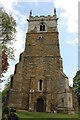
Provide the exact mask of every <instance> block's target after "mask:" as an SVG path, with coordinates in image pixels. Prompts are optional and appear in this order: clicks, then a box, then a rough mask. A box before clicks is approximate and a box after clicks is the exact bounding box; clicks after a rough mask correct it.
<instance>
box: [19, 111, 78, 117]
mask: <svg viewBox="0 0 80 120" xmlns="http://www.w3.org/2000/svg"><path fill="white" fill-rule="evenodd" d="M17 115H18V117H19V118H78V114H77V113H76V114H73V115H68V114H60V113H40V112H27V111H17Z"/></svg>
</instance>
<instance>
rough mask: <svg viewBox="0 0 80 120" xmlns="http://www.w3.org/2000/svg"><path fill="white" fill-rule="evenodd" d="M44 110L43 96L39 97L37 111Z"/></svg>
mask: <svg viewBox="0 0 80 120" xmlns="http://www.w3.org/2000/svg"><path fill="white" fill-rule="evenodd" d="M43 111H44V100H43V98H39V99H37V112H43Z"/></svg>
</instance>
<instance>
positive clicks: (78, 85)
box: [73, 70, 80, 110]
mask: <svg viewBox="0 0 80 120" xmlns="http://www.w3.org/2000/svg"><path fill="white" fill-rule="evenodd" d="M73 88H74V91H75V93H76V95H77V97H78V105H79V110H80V70H79V71H78V72H77V73H76V75H75V77H74V78H73Z"/></svg>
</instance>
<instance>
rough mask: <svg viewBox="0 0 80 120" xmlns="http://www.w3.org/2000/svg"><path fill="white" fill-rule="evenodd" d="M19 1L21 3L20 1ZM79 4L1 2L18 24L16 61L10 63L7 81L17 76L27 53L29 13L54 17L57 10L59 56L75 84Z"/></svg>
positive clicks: (25, 0)
mask: <svg viewBox="0 0 80 120" xmlns="http://www.w3.org/2000/svg"><path fill="white" fill-rule="evenodd" d="M18 1H19V2H18ZM78 1H79V0H31V2H30V1H28V0H0V6H3V7H4V9H5V10H6V12H8V13H9V14H11V15H12V16H13V17H14V18H15V20H16V22H17V35H16V40H17V41H16V42H15V43H14V45H13V46H14V48H15V49H16V51H15V61H9V62H10V67H9V69H8V72H7V73H6V74H5V79H6V80H7V78H8V76H9V75H10V74H13V73H14V68H15V64H16V63H17V62H18V60H19V55H20V53H21V52H22V51H23V50H24V47H25V39H26V32H27V29H28V23H27V21H26V19H28V18H29V13H30V10H31V9H32V15H33V16H35V15H38V16H40V15H45V16H47V15H53V14H54V8H56V11H57V17H58V18H59V20H58V31H59V44H60V53H61V57H62V58H63V70H64V73H65V74H66V75H67V76H68V78H69V84H70V85H71V84H73V77H74V76H75V74H76V72H77V70H78Z"/></svg>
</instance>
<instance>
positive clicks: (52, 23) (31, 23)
mask: <svg viewBox="0 0 80 120" xmlns="http://www.w3.org/2000/svg"><path fill="white" fill-rule="evenodd" d="M57 20H58V18H57V15H56V9H55V8H54V15H53V16H51V15H48V16H44V15H41V16H35V17H34V16H32V10H31V11H30V15H29V20H28V19H27V21H28V32H30V33H31V32H55V31H56V32H57V31H58V30H57Z"/></svg>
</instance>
